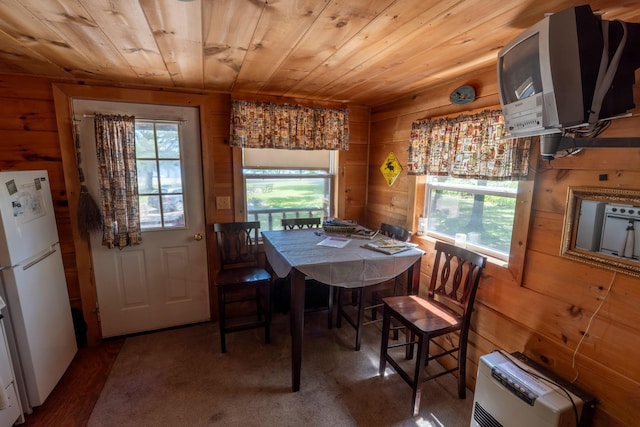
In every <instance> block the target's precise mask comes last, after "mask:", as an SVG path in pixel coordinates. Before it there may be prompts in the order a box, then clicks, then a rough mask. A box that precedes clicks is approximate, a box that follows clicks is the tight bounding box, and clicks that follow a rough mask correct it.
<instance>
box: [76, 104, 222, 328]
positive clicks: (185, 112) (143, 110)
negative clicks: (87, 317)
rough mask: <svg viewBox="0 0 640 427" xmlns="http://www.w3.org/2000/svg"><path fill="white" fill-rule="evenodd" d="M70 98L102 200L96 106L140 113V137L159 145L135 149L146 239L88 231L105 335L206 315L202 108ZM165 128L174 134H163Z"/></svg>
mask: <svg viewBox="0 0 640 427" xmlns="http://www.w3.org/2000/svg"><path fill="white" fill-rule="evenodd" d="M73 105H74V119H75V120H80V123H81V126H80V141H81V152H82V168H83V170H84V175H85V183H86V185H87V187H88V189H89V192H90V193H91V195H92V196H93V197H94V200H96V202H97V203H99V200H100V199H99V190H98V177H97V160H96V154H95V153H96V150H95V132H94V123H93V115H94V113H107V114H126V115H133V116H135V117H136V141H137V143H138V141H140V140H141V139H142V138H138V135H139V133H138V132H146V133H144V135H145V136H146V135H149V136H150V137H149V138H148V139H149V140H151V141H152V140H153V139H154V135H155V138H156V139H155V140H156V141H157V147H158V148H157V150H155V154H153V152H154V150H153V149H151V150H147V151H150V152H151V154H149V153H147V152H145V153H141V151H143V150H140V149H138V150H137V151H138V152H137V157H138V158H139V160H138V183H139V192H140V195H141V197H140V215H141V225H142V244H141V245H135V246H128V247H126V248H124V249H122V250H120V249H117V248H116V249H108V248H107V247H105V246H102V244H101V243H102V233H99V232H93V233H91V255H92V260H93V270H94V277H95V282H96V291H97V297H98V309H99V313H100V325H101V329H102V336H103V337H111V336H118V335H124V334H130V333H135V332H141V331H149V330H155V329H161V328H166V327H170V326H177V325H185V324H189V323H195V322H200V321H206V320H209V319H210V310H209V286H208V283H209V281H208V277H207V258H206V247H207V244H206V237H205V225H204V202H203V189H202V163H201V155H200V153H201V151H200V134H199V129H200V127H199V121H198V109H197V108H193V107H176V106H158V105H147V104H131V103H120V102H103V101H89V100H74V103H73ZM163 135H165V136H166V135H171V136H170V137H169V139H171V138H173V139H171V141H172V142H171V143H170V144H167V143H166V142H163ZM151 144H153V141H152V142H151ZM162 147H165V148H164V149H163V148H162ZM167 147H168V148H167ZM178 147H179V148H178ZM163 152H164V153H165V154H162V153H163ZM167 152H170V153H169V154H168V155H166V153H167ZM158 153H159V154H158ZM141 156H143V159H140V157H141ZM154 156H155V158H154Z"/></svg>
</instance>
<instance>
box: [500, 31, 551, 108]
mask: <svg viewBox="0 0 640 427" xmlns="http://www.w3.org/2000/svg"><path fill="white" fill-rule="evenodd" d="M539 39H540V35H539V34H537V33H536V34H534V35H532V36H531V37H529V38H527V39H525V40H524V41H523V42H521V43H519V44H518V45H516V46H514V48H513V49H511V50H510V51H509V53H508V54H506V55H505V56H503V57H502V58H501V59H500V74H501V75H502V76H504V78H503V79H502V80H501V81H500V84H501V85H502V93H503V94H504V101H505V102H506V103H512V102H516V101H521V100H523V99H524V98H528V97H530V96H533V95H535V94H536V93H542V78H541V76H540V53H539V45H540V41H539Z"/></svg>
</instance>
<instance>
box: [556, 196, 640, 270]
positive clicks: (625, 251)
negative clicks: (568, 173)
mask: <svg viewBox="0 0 640 427" xmlns="http://www.w3.org/2000/svg"><path fill="white" fill-rule="evenodd" d="M560 255H561V256H564V257H567V258H572V259H575V260H577V261H582V262H586V263H587V264H591V265H594V266H598V267H602V268H607V269H609V270H614V271H618V272H621V273H626V274H630V275H632V276H635V277H640V190H629V189H613V188H592V187H569V191H568V193H567V205H566V211H565V215H564V227H563V229H562V244H561V248H560Z"/></svg>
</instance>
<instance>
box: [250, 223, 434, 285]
mask: <svg viewBox="0 0 640 427" xmlns="http://www.w3.org/2000/svg"><path fill="white" fill-rule="evenodd" d="M318 234H320V235H318ZM262 236H263V239H262V241H263V246H264V251H265V253H266V255H267V259H268V260H269V263H270V264H271V267H272V268H273V271H274V272H275V273H276V275H278V277H286V276H287V275H288V274H289V272H290V271H291V269H292V268H296V269H298V270H299V271H300V272H302V273H304V274H305V275H306V276H308V277H311V278H313V279H315V280H317V281H319V282H322V283H326V284H328V285H333V286H341V287H345V288H355V287H360V286H368V285H373V284H376V283H380V282H384V281H385V280H388V279H392V278H394V277H396V276H397V275H398V274H400V273H402V272H403V271H405V270H407V269H408V268H409V267H410V266H411V265H413V263H415V262H416V260H418V259H419V258H420V257H421V256H422V255H424V252H423V251H421V250H419V249H410V250H407V251H403V252H400V253H397V254H395V255H387V254H384V253H380V252H376V251H373V250H371V249H366V248H363V247H361V246H362V245H363V244H365V243H367V242H370V240H363V239H356V238H354V239H351V242H349V243H348V244H347V246H345V247H344V248H334V247H327V246H320V245H318V243H319V242H321V241H322V240H324V239H325V238H326V237H328V236H326V235H324V234H322V233H321V230H313V229H303V230H277V231H263V232H262ZM380 238H382V236H381V237H380ZM374 241H375V238H374Z"/></svg>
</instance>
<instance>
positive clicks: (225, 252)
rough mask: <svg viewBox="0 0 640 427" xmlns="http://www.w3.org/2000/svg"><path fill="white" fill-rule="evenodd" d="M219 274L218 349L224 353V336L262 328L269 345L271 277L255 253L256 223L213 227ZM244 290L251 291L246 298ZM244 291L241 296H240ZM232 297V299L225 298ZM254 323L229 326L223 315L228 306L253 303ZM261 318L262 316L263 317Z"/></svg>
mask: <svg viewBox="0 0 640 427" xmlns="http://www.w3.org/2000/svg"><path fill="white" fill-rule="evenodd" d="M213 228H214V231H215V233H216V242H217V245H218V247H217V248H218V259H219V261H220V271H219V272H218V274H217V275H216V278H215V286H216V289H217V291H218V310H219V316H220V347H221V349H222V352H223V353H226V351H227V347H226V339H225V336H226V334H228V333H230V332H237V331H243V330H247V329H253V328H261V327H264V336H265V342H266V343H267V344H269V343H270V342H271V335H270V324H271V274H269V272H268V271H267V270H266V269H264V268H263V267H261V265H260V259H259V252H258V231H259V229H260V223H259V222H257V221H255V222H230V223H220V224H214V226H213ZM246 290H253V291H255V295H254V297H252V298H247V296H246V294H247V292H246ZM241 291H245V292H241ZM230 295H232V296H233V297H232V298H229V296H230ZM254 299H255V303H256V310H257V317H258V318H257V320H256V321H255V322H243V323H239V324H229V323H228V319H227V313H226V306H227V305H228V304H233V303H240V302H246V301H249V300H254ZM263 315H264V316H263Z"/></svg>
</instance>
